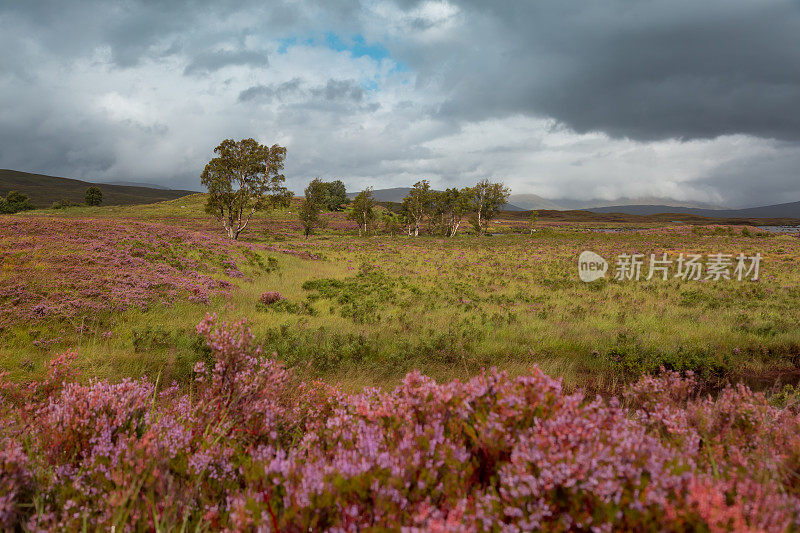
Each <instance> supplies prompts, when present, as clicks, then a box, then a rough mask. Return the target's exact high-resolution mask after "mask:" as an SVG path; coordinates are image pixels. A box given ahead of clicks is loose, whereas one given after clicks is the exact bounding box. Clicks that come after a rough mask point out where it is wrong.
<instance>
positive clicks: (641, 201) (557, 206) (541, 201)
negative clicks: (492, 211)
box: [508, 194, 722, 211]
mask: <svg viewBox="0 0 800 533" xmlns="http://www.w3.org/2000/svg"><path fill="white" fill-rule="evenodd" d="M508 201H509V202H511V203H513V204H514V205H518V206H520V207H524V208H525V209H526V210H528V209H552V210H557V211H569V210H574V209H594V208H601V207H612V206H613V207H619V206H629V205H657V206H667V207H693V208H700V209H722V208H721V207H720V206H716V205H712V204H706V203H702V202H682V201H678V200H673V199H672V198H658V197H639V198H617V199H615V200H610V201H609V200H599V199H594V200H573V199H572V198H556V199H553V200H548V199H546V198H542V197H541V196H538V195H536V194H512V195H511V196H509V198H508Z"/></svg>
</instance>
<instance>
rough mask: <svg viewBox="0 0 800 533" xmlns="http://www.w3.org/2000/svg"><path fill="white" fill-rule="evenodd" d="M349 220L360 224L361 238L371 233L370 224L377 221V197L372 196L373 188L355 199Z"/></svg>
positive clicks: (348, 216) (364, 191)
mask: <svg viewBox="0 0 800 533" xmlns="http://www.w3.org/2000/svg"><path fill="white" fill-rule="evenodd" d="M347 218H349V219H350V220H355V222H356V224H358V235H359V237H360V236H361V235H362V234H364V233H367V232H368V231H369V227H370V224H372V222H373V221H374V220H375V197H374V196H372V187H369V188H367V189H364V190H363V191H361V192H360V193H358V196H356V197H355V198H354V199H353V203H352V204H351V205H350V212H349V213H348V214H347Z"/></svg>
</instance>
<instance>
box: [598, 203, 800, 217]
mask: <svg viewBox="0 0 800 533" xmlns="http://www.w3.org/2000/svg"><path fill="white" fill-rule="evenodd" d="M586 210H587V211H592V212H594V213H625V214H629V215H657V214H662V213H680V214H686V215H698V216H702V217H710V218H797V219H800V202H790V203H786V204H777V205H766V206H762V207H748V208H744V209H700V208H694V207H675V206H667V205H614V206H608V207H595V208H590V209H586Z"/></svg>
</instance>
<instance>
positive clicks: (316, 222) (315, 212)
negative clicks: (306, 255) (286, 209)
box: [298, 196, 321, 239]
mask: <svg viewBox="0 0 800 533" xmlns="http://www.w3.org/2000/svg"><path fill="white" fill-rule="evenodd" d="M298 216H299V218H300V224H302V226H303V233H304V234H305V236H306V239H307V238H308V236H309V235H311V234H312V233H314V228H317V227H319V226H320V225H321V222H320V218H319V206H318V205H317V204H316V203H314V202H312V201H311V200H309V198H308V196H306V198H305V199H304V200H303V203H301V204H300V211H299V213H298Z"/></svg>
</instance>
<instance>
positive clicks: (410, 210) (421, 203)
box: [403, 180, 433, 237]
mask: <svg viewBox="0 0 800 533" xmlns="http://www.w3.org/2000/svg"><path fill="white" fill-rule="evenodd" d="M432 201H433V192H432V191H431V184H430V183H429V182H428V180H422V181H418V182H416V183H415V184H414V187H412V188H411V190H410V191H408V196H406V197H405V198H403V212H404V213H405V214H406V217H407V218H408V220H409V221H410V222H411V226H412V228H411V231H412V232H413V234H414V236H415V237H416V236H418V235H419V230H420V227H421V226H422V222H423V221H424V220H425V217H427V216H429V215H430V211H431V206H432Z"/></svg>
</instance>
